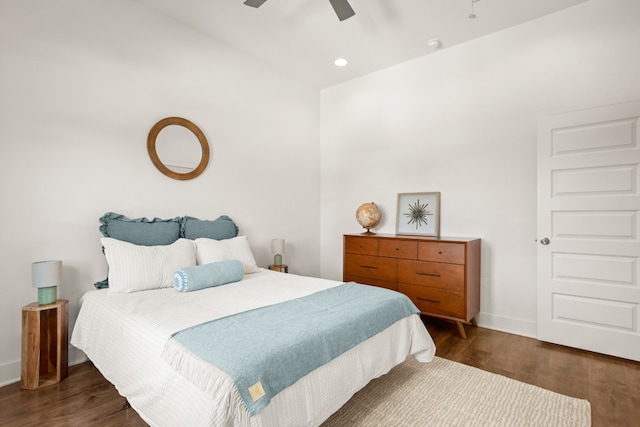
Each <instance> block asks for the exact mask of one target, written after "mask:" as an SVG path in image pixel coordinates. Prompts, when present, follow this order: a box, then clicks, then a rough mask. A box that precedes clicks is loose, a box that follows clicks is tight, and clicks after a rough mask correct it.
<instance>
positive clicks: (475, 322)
mask: <svg viewBox="0 0 640 427" xmlns="http://www.w3.org/2000/svg"><path fill="white" fill-rule="evenodd" d="M471 324H472V325H473V326H475V327H476V328H477V327H478V321H477V320H476V318H475V317H474V318H472V319H471Z"/></svg>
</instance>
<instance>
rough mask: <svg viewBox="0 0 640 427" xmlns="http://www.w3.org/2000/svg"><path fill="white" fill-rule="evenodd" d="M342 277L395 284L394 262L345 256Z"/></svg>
mask: <svg viewBox="0 0 640 427" xmlns="http://www.w3.org/2000/svg"><path fill="white" fill-rule="evenodd" d="M343 276H344V277H347V276H360V277H371V278H374V279H378V280H385V281H390V282H395V281H396V260H395V259H393V258H382V257H375V256H368V255H354V254H345V255H344V271H343Z"/></svg>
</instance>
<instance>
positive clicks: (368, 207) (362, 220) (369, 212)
mask: <svg viewBox="0 0 640 427" xmlns="http://www.w3.org/2000/svg"><path fill="white" fill-rule="evenodd" d="M356 220H358V224H360V225H361V226H363V227H364V228H366V229H367V231H366V233H365V234H373V233H372V232H371V231H370V230H369V229H370V228H373V227H375V226H376V225H378V223H379V222H380V210H379V209H378V207H377V206H376V205H375V203H373V202H371V203H363V204H361V205H360V206H358V209H357V210H356Z"/></svg>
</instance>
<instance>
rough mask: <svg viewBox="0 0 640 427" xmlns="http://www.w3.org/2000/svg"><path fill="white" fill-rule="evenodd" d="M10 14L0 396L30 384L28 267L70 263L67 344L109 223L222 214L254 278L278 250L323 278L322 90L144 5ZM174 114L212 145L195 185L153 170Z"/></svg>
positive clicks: (0, 71) (300, 269)
mask: <svg viewBox="0 0 640 427" xmlns="http://www.w3.org/2000/svg"><path fill="white" fill-rule="evenodd" d="M0 11H1V12H0V203H1V207H0V236H1V238H0V260H1V261H0V262H1V266H0V267H1V271H2V280H1V281H0V293H1V295H2V296H1V297H0V384H3V383H7V382H10V381H12V380H16V379H17V378H19V375H20V348H21V337H20V333H21V324H20V322H21V316H20V313H21V307H23V306H24V305H26V304H29V303H30V302H33V301H35V299H36V291H35V290H34V289H32V288H31V263H32V262H34V261H39V260H45V259H61V260H63V263H64V269H63V281H64V284H63V285H62V286H61V287H60V288H59V292H58V296H59V297H60V298H67V299H69V300H70V318H71V324H70V331H71V328H72V327H73V323H74V320H75V317H76V315H77V312H78V308H79V298H80V297H81V295H82V294H83V293H84V292H86V291H87V290H90V289H92V284H93V283H94V282H95V281H97V280H101V279H103V278H104V277H105V275H106V263H105V261H104V256H103V255H102V253H101V249H100V242H99V238H100V237H101V235H100V233H99V231H98V226H99V223H98V218H99V217H100V216H101V215H102V214H104V213H105V212H107V211H115V212H119V213H122V214H125V215H128V216H130V217H140V216H148V217H153V216H158V217H163V218H168V217H175V216H181V215H192V216H197V217H200V218H203V219H204V218H206V219H214V218H216V217H218V216H219V215H222V214H226V215H229V216H231V217H232V218H233V219H234V220H235V221H236V223H237V224H238V225H239V227H240V232H241V234H246V235H247V236H249V240H250V242H251V245H252V249H253V251H254V254H255V256H256V259H257V261H258V263H259V264H260V265H263V266H265V265H267V264H268V263H269V261H270V260H271V259H272V258H271V257H272V256H271V254H270V252H269V251H270V241H271V239H272V238H284V239H286V242H287V247H286V253H285V260H286V262H288V263H289V264H290V266H291V269H290V271H291V272H294V273H300V274H308V275H318V274H319V271H320V266H319V229H320V227H319V216H320V211H319V148H318V144H319V133H320V132H319V115H320V114H319V94H318V93H317V91H315V90H311V89H310V88H307V87H305V86H302V85H301V84H299V83H297V82H296V81H295V80H294V79H292V78H291V76H283V75H280V74H278V73H277V72H275V71H273V70H272V69H271V68H268V67H267V66H265V65H264V64H263V63H260V62H258V61H255V60H253V59H251V58H249V57H246V56H245V55H243V54H241V53H239V52H237V51H234V50H232V49H230V48H228V47H227V46H225V45H223V44H220V43H218V42H216V41H213V40H211V39H209V38H206V37H204V36H203V35H202V34H200V33H197V32H194V31H192V30H190V29H188V28H186V27H183V26H182V25H180V24H179V23H177V22H175V21H172V20H171V19H169V18H166V17H164V16H162V15H161V14H159V13H158V12H157V11H155V10H153V9H149V8H147V7H146V6H143V5H141V4H139V3H138V2H130V1H125V0H120V1H116V0H113V1H111V0H94V1H91V2H86V1H82V0H75V1H74V0H57V1H55V2H53V1H49V0H30V1H28V2H25V1H22V0H0ZM174 115H178V116H183V117H185V118H188V119H190V120H192V121H193V122H195V123H196V124H197V125H198V126H199V127H200V128H201V129H202V130H203V131H204V133H205V135H206V136H207V138H208V140H209V143H210V145H211V162H210V164H209V167H208V169H207V170H206V171H205V173H204V174H203V175H201V176H200V177H199V178H197V179H195V180H193V181H186V182H182V181H176V180H172V179H169V178H167V177H165V176H164V175H162V174H161V173H160V172H158V171H157V170H156V169H155V168H154V167H153V165H152V164H151V161H150V160H149V158H148V156H147V152H146V138H147V134H148V132H149V130H150V128H151V127H152V126H153V124H155V123H156V122H157V121H158V120H160V119H161V118H164V117H167V116H174ZM283 124H286V125H283ZM81 356H82V355H81V354H80V353H79V352H77V351H72V352H71V354H70V360H71V361H72V362H73V361H77V360H78V358H80V357H81Z"/></svg>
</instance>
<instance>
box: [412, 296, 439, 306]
mask: <svg viewBox="0 0 640 427" xmlns="http://www.w3.org/2000/svg"><path fill="white" fill-rule="evenodd" d="M416 299H418V300H420V301H426V302H433V303H435V304H440V301H439V300H437V299H429V298H422V297H416Z"/></svg>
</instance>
